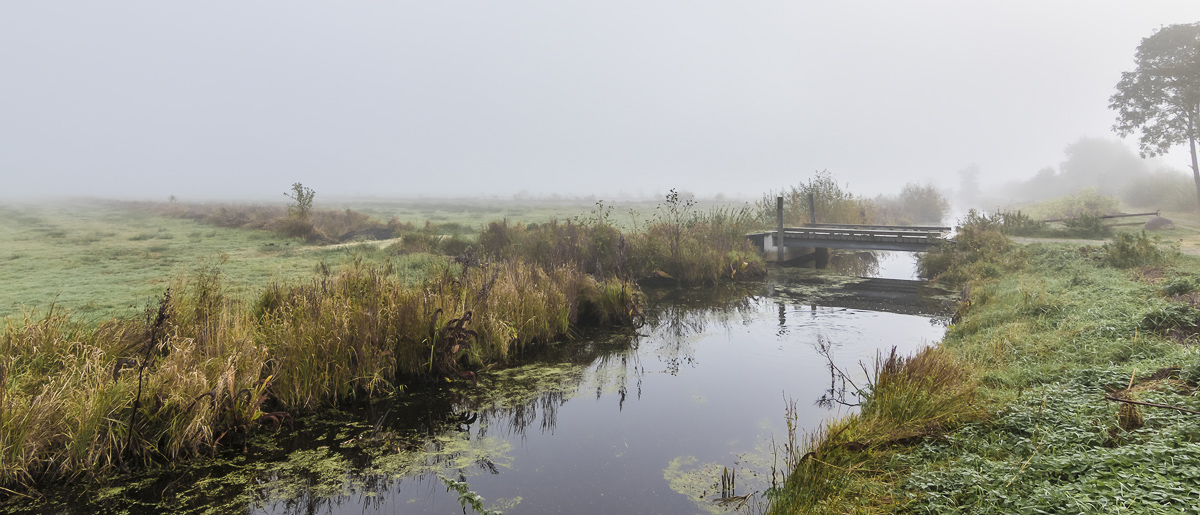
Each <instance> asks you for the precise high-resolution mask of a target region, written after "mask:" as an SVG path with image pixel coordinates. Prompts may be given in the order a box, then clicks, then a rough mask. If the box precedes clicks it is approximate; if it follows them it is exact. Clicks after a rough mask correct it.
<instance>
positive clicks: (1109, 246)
mask: <svg viewBox="0 0 1200 515" xmlns="http://www.w3.org/2000/svg"><path fill="white" fill-rule="evenodd" d="M1159 241H1161V238H1159V237H1158V236H1155V237H1153V238H1151V237H1150V236H1149V235H1147V234H1146V231H1141V232H1139V233H1135V234H1134V233H1121V234H1118V235H1117V237H1116V238H1113V240H1112V241H1110V242H1108V243H1105V244H1104V246H1103V247H1101V249H1102V250H1103V252H1104V262H1105V264H1107V265H1109V266H1112V267H1115V268H1131V267H1135V266H1149V265H1157V264H1160V263H1162V262H1163V261H1165V260H1166V253H1164V252H1163V251H1162V250H1161V249H1159V248H1158V242H1159Z"/></svg>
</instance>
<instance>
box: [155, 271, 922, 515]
mask: <svg viewBox="0 0 1200 515" xmlns="http://www.w3.org/2000/svg"><path fill="white" fill-rule="evenodd" d="M826 275H827V274H826ZM839 281H840V282H839ZM847 281H849V282H847ZM858 281H859V280H858V279H853V280H850V279H830V278H828V277H823V276H821V275H820V274H819V273H816V272H813V271H805V272H804V273H803V274H800V275H794V276H793V275H788V273H783V274H781V275H778V276H773V277H772V278H771V280H769V281H768V282H767V283H766V284H765V285H764V284H756V285H733V286H725V287H721V288H714V289H702V290H699V289H698V290H691V289H671V290H660V291H651V292H648V293H647V297H648V301H647V302H648V305H647V309H646V310H645V311H646V319H647V324H646V325H645V326H644V327H643V328H641V329H639V331H638V332H636V333H634V332H622V331H618V332H596V333H588V334H581V335H579V337H578V339H577V341H574V342H570V343H566V344H560V345H552V346H549V347H547V348H545V349H543V350H540V351H538V352H536V353H530V354H528V355H525V356H523V357H521V359H520V360H519V361H518V362H516V363H512V364H511V366H509V367H507V368H504V369H498V370H490V371H483V372H480V373H479V374H478V376H479V378H478V379H479V386H478V387H472V386H471V385H470V384H467V383H463V384H445V383H441V384H427V385H414V386H412V387H410V389H409V390H408V391H406V392H404V393H402V394H398V395H396V396H394V397H391V398H387V399H379V400H375V401H372V402H369V403H363V404H359V405H355V406H351V407H348V408H345V409H343V410H341V411H331V412H328V413H325V414H322V415H321V416H319V417H306V418H302V419H299V420H298V421H297V422H296V424H295V427H293V428H292V429H289V430H286V431H283V432H281V433H280V434H278V435H275V436H274V437H272V438H260V439H258V440H256V442H255V445H254V446H253V448H252V449H253V453H252V454H253V455H252V456H250V457H249V458H247V459H243V460H242V461H241V462H240V463H234V464H233V465H232V466H229V467H226V468H223V469H210V470H208V471H204V472H197V473H194V474H193V475H190V476H188V475H184V476H177V477H175V478H172V480H173V481H175V482H176V486H174V487H173V488H175V490H174V492H176V493H178V495H179V499H184V498H190V499H191V501H190V502H192V503H195V502H203V501H199V499H205V500H207V499H215V498H221V499H225V500H224V501H222V502H223V503H224V504H225V506H226V508H219V509H216V510H215V511H220V512H230V513H232V512H236V513H247V512H249V513H286V514H300V513H355V514H358V513H377V512H403V513H439V514H441V513H449V512H457V511H461V510H462V506H461V505H460V504H459V501H458V499H459V494H458V492H455V491H447V484H446V482H445V481H461V482H465V483H469V485H470V489H471V490H474V491H475V492H478V493H479V495H481V496H483V497H484V498H485V499H486V502H484V503H483V505H484V506H485V507H488V508H490V509H499V508H503V509H516V510H519V511H520V512H521V513H563V512H574V513H618V512H621V513H680V514H683V513H696V512H710V511H714V510H715V512H721V511H726V510H727V508H729V507H730V506H726V507H721V506H720V505H718V504H717V503H714V502H713V500H714V499H715V498H718V497H728V496H726V495H724V494H726V493H729V492H731V491H735V492H736V493H737V494H742V495H745V494H751V493H755V492H759V493H761V491H763V490H765V489H766V488H769V487H770V485H771V480H772V479H777V478H776V477H775V476H774V474H772V472H771V471H772V470H775V469H776V468H777V466H778V464H779V463H781V457H780V456H779V454H778V449H777V448H776V447H774V446H773V445H772V438H773V435H779V434H782V431H783V430H784V428H783V427H782V422H783V407H784V398H785V397H790V398H797V399H802V400H803V402H802V404H808V403H811V402H813V401H815V400H817V399H819V398H820V397H821V396H822V394H827V393H831V390H836V387H837V386H838V385H836V384H835V385H831V387H829V388H827V385H828V378H829V373H828V371H829V367H831V366H836V367H839V368H840V369H841V370H843V371H846V372H847V374H846V376H848V377H850V376H853V374H851V373H850V372H851V371H853V370H856V369H855V368H853V367H857V363H858V362H859V361H868V362H869V360H870V359H871V358H872V357H873V356H874V354H875V352H876V349H879V348H890V347H891V346H892V345H901V346H902V347H904V348H905V349H915V348H917V347H918V346H920V345H922V344H925V343H929V342H930V341H932V340H935V339H937V338H938V337H939V335H940V333H941V329H940V328H938V327H932V326H930V324H929V322H928V320H929V319H928V317H926V316H910V315H905V314H897V313H890V312H887V311H878V310H861V309H853V308H847V307H840V306H838V298H839V297H838V296H839V295H843V294H845V291H846V290H848V289H850V290H852V289H853V288H859V289H860V290H862V289H863V288H866V287H867V286H864V285H862V284H860V282H858ZM892 293H893V294H896V292H895V291H893V292H892ZM831 299H832V300H831ZM902 350H904V349H902ZM835 364H836V365H835ZM849 380H850V381H858V380H859V379H858V378H857V377H850V379H849ZM851 403H852V402H851V400H847V402H845V403H841V404H839V403H835V402H831V403H828V404H827V405H826V407H824V408H820V407H815V406H810V407H808V408H800V409H799V410H798V411H797V412H796V413H795V417H796V418H795V420H794V421H795V423H796V424H798V425H800V426H801V427H807V428H815V427H817V426H818V425H819V424H820V423H821V422H822V421H823V420H825V419H827V418H828V417H830V416H832V415H836V414H838V413H844V412H846V410H848V409H852V408H851V407H849V406H846V404H851ZM230 456H233V457H236V456H237V454H236V453H232V454H230ZM235 459H236V458H235ZM726 473H728V474H733V475H736V478H737V479H736V485H732V484H725V483H722V477H723V474H726ZM222 474H225V475H224V476H222ZM216 477H220V478H221V479H219V480H216V479H213V478H216ZM731 477H732V476H731ZM218 483H219V484H220V486H214V485H217V484H218ZM732 486H736V488H731V487H732ZM151 490H154V492H151ZM165 491H166V490H164V488H163V486H162V485H161V484H154V485H150V486H147V487H146V495H147V497H154V496H156V495H157V496H158V497H159V498H162V496H163V492H165ZM188 496H190V497H188ZM186 502H189V501H182V500H181V501H179V502H178V503H176V505H180V504H185V503H186ZM154 506H156V508H155V509H156V510H157V508H158V507H159V505H154ZM746 506H747V509H750V508H751V507H750V506H749V505H748V504H747V505H746Z"/></svg>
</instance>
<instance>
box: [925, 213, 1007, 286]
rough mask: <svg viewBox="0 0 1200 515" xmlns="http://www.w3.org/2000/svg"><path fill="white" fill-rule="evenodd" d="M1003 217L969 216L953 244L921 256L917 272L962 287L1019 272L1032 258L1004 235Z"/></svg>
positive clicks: (939, 247) (945, 244) (951, 242)
mask: <svg viewBox="0 0 1200 515" xmlns="http://www.w3.org/2000/svg"><path fill="white" fill-rule="evenodd" d="M1001 222H1002V218H999V217H996V216H988V215H986V214H980V213H978V212H976V211H975V210H973V209H972V210H971V211H969V212H968V213H967V216H966V218H965V219H963V221H962V222H960V223H959V225H958V229H957V232H956V234H955V236H954V238H953V240H952V241H948V242H944V243H943V244H941V245H940V246H938V247H936V248H933V249H930V250H929V251H927V252H925V253H923V254H921V255H920V256H919V257H918V259H917V273H918V274H919V275H920V276H921V277H924V278H927V279H932V280H937V281H941V282H944V283H947V284H950V285H952V286H960V285H962V284H965V283H967V282H968V281H970V280H972V279H975V278H985V279H986V278H992V277H996V276H998V275H1000V273H1001V272H1002V271H1003V270H1009V269H1015V268H1017V267H1020V266H1023V265H1024V264H1025V263H1026V262H1027V261H1028V256H1026V254H1025V252H1024V251H1023V250H1021V249H1019V248H1014V247H1013V244H1012V240H1009V239H1008V237H1007V236H1005V235H1004V233H1003V232H1001V230H1000V229H1001V227H1002V223H1001Z"/></svg>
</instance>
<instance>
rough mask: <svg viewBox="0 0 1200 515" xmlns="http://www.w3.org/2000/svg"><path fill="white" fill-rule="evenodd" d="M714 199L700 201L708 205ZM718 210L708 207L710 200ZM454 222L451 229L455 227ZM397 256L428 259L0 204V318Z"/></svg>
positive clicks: (638, 204)
mask: <svg viewBox="0 0 1200 515" xmlns="http://www.w3.org/2000/svg"><path fill="white" fill-rule="evenodd" d="M710 204H711V203H707V202H705V203H700V204H698V206H697V207H698V208H701V209H705V208H707V207H709V206H710ZM605 205H607V206H611V207H612V208H613V209H612V210H611V211H610V212H611V217H612V219H613V221H614V223H617V224H621V225H627V224H632V222H633V220H634V219H635V218H634V216H632V215H631V214H630V212H631V210H632V211H633V212H636V213H637V217H638V219H640V220H643V221H644V220H645V218H646V217H648V216H650V215H652V214H653V212H654V209H655V206H656V205H657V201H652V200H646V201H629V202H618V203H608V202H606V203H605ZM714 205H715V204H714ZM319 207H322V208H335V209H336V208H350V209H354V210H356V211H359V212H362V213H365V214H368V215H371V216H372V217H375V218H378V219H380V220H383V221H386V220H388V219H390V218H392V217H396V218H397V219H399V221H400V222H401V223H404V222H411V223H413V224H414V225H418V226H422V225H423V224H424V223H425V222H426V221H429V222H432V223H434V224H440V225H444V226H448V227H452V228H455V229H456V230H457V231H459V232H461V233H463V234H467V235H474V234H478V232H479V230H480V229H481V228H482V227H483V226H484V225H485V224H487V223H488V222H490V221H493V220H503V219H508V220H509V221H512V222H524V223H544V222H547V221H550V220H559V221H567V220H575V219H577V218H586V217H589V216H593V215H594V213H593V212H594V211H595V209H596V205H595V203H594V202H590V201H589V200H569V199H568V200H534V201H517V200H487V199H483V200H475V199H460V200H435V199H412V200H371V201H363V200H357V199H346V200H344V201H338V200H337V199H334V200H332V201H330V202H326V203H325V204H323V205H319ZM456 226H457V227H456ZM356 258H359V259H363V258H365V259H371V260H379V261H382V260H384V259H392V260H394V263H393V266H395V267H396V268H397V269H400V270H408V271H411V272H412V273H413V274H418V273H419V270H420V269H421V268H422V266H423V265H424V263H425V262H426V261H428V260H429V259H432V258H431V257H429V256H416V255H409V256H388V255H387V254H386V253H383V252H381V251H378V250H377V249H374V248H372V247H368V246H361V247H346V246H329V247H319V246H313V245H310V244H308V243H305V242H304V241H302V240H298V239H289V238H284V237H281V236H279V235H278V234H275V233H271V232H268V231H259V230H243V229H236V228H224V227H217V226H213V225H210V224H206V223H203V222H196V221H192V220H187V219H179V218H172V217H166V216H161V215H156V214H153V213H151V212H149V211H147V210H144V209H137V208H135V206H134V205H133V204H128V203H118V202H112V201H102V200H74V201H70V202H67V201H62V202H55V203H39V204H33V203H15V202H8V203H3V204H0V285H3V287H2V288H0V318H3V317H6V316H9V315H15V314H20V313H21V312H22V310H28V309H33V308H37V309H40V310H44V309H47V308H48V307H49V306H50V305H51V304H53V305H54V306H55V307H56V309H59V308H65V309H68V310H70V311H71V312H72V313H74V314H76V315H78V316H81V317H84V318H90V319H95V320H101V319H105V318H110V317H114V316H124V315H130V314H135V313H137V312H139V311H140V310H142V309H143V308H144V307H145V305H146V303H147V301H149V300H150V299H151V298H152V297H155V296H157V295H160V294H161V293H162V292H163V290H164V289H165V288H166V287H167V286H168V284H169V283H170V281H171V279H172V278H173V277H176V276H179V275H180V274H182V273H185V272H188V271H189V270H194V269H197V268H199V267H203V266H208V265H212V264H221V271H222V273H223V274H224V276H225V280H226V281H227V284H229V285H230V287H231V288H232V289H233V293H234V294H242V293H251V292H258V291H261V290H262V289H263V287H265V286H266V285H268V284H270V283H271V282H272V281H275V280H282V279H295V278H307V277H312V276H313V275H314V270H316V269H317V267H318V266H319V265H321V264H322V263H325V264H326V265H327V266H334V267H336V266H340V265H342V264H345V263H348V262H351V261H353V260H354V259H356Z"/></svg>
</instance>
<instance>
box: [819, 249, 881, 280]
mask: <svg viewBox="0 0 1200 515" xmlns="http://www.w3.org/2000/svg"><path fill="white" fill-rule="evenodd" d="M882 254H883V253H882V252H879V251H870V250H864V251H837V252H834V253H832V254H830V256H829V265H828V266H827V268H828V269H832V270H834V271H836V272H838V273H839V274H842V275H849V276H854V277H879V258H880V256H881V255H882Z"/></svg>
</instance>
